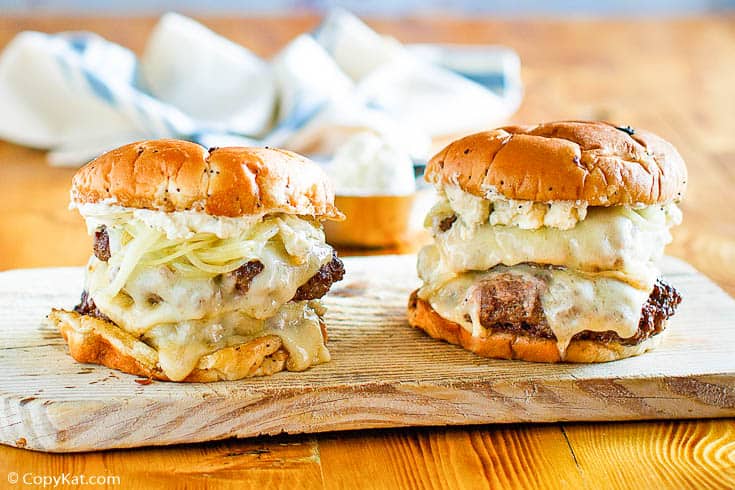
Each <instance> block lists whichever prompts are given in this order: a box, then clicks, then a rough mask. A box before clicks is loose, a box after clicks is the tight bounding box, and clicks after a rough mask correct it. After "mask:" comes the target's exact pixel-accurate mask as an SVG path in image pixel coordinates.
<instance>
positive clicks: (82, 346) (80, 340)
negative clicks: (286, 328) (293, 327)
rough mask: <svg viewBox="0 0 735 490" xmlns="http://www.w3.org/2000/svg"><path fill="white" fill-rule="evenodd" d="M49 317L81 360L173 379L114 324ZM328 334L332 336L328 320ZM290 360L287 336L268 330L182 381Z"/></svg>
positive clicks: (75, 316) (216, 355) (249, 372)
mask: <svg viewBox="0 0 735 490" xmlns="http://www.w3.org/2000/svg"><path fill="white" fill-rule="evenodd" d="M48 318H49V320H50V322H51V323H53V324H54V325H55V326H56V327H57V328H58V329H59V331H60V332H61V335H62V336H63V337H64V340H65V341H66V343H67V344H68V345H69V353H70V354H71V356H72V357H73V358H74V359H75V360H77V361H78V362H84V363H91V364H101V365H103V366H107V367H109V368H113V369H117V370H119V371H122V372H125V373H130V374H135V375H138V376H144V377H147V378H152V379H157V380H161V381H171V379H169V378H168V377H167V376H166V374H165V373H164V372H163V371H162V370H161V367H160V365H159V364H158V352H157V351H156V350H155V349H154V348H152V347H151V346H149V345H148V344H146V343H144V342H142V341H140V340H138V339H137V338H135V337H134V336H132V335H131V334H129V333H128V332H126V331H125V330H123V329H122V328H120V327H119V326H117V325H115V324H114V323H111V322H108V321H105V320H102V319H100V318H96V317H93V316H88V315H80V314H79V313H76V312H73V311H66V310H56V309H55V310H52V311H51V313H50V314H49V316H48ZM322 335H323V336H324V338H325V339H326V335H325V331H324V325H323V324H322ZM286 359H288V352H287V351H286V350H285V348H284V347H283V343H282V341H281V338H280V337H278V336H277V335H266V336H264V337H259V338H256V339H254V340H252V341H250V342H248V343H246V344H240V345H236V346H232V347H225V348H223V349H220V350H218V351H215V352H213V353H211V354H208V355H206V356H203V357H202V358H201V359H199V363H198V364H197V366H196V367H195V368H194V370H193V371H192V372H191V373H189V375H188V376H187V377H186V378H185V379H183V380H182V381H184V382H190V383H207V382H211V381H225V380H227V381H232V380H236V379H242V378H247V377H251V376H267V375H271V374H274V373H277V372H279V371H283V370H284V369H285V368H286Z"/></svg>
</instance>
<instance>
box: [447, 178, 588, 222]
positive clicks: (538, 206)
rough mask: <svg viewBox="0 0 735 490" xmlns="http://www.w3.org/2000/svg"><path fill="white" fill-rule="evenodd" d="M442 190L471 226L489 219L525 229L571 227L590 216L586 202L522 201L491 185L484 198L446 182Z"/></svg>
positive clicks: (453, 208)
mask: <svg viewBox="0 0 735 490" xmlns="http://www.w3.org/2000/svg"><path fill="white" fill-rule="evenodd" d="M442 191H443V192H444V195H445V196H446V198H447V200H448V202H449V206H450V207H451V208H452V210H453V211H454V212H455V213H457V215H458V216H460V218H461V219H462V222H463V223H465V225H467V226H468V227H475V226H480V225H483V224H486V223H490V224H491V225H506V226H516V227H518V228H521V229H524V230H536V229H538V228H541V227H549V228H557V229H560V230H568V229H570V228H573V227H574V226H575V225H576V224H577V223H578V222H580V221H582V220H584V218H585V216H587V203H585V202H582V201H553V202H549V203H542V202H534V201H521V200H516V199H508V198H507V197H505V196H503V195H502V194H499V193H497V192H495V191H494V190H492V189H490V190H488V191H487V192H486V195H485V197H484V198H482V197H478V196H474V195H472V194H469V193H467V192H465V191H463V190H462V189H460V188H459V187H457V186H455V185H446V186H444V187H443V188H442Z"/></svg>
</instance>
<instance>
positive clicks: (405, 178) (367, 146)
mask: <svg viewBox="0 0 735 490" xmlns="http://www.w3.org/2000/svg"><path fill="white" fill-rule="evenodd" d="M330 176H331V177H332V179H333V181H334V184H335V187H336V191H337V194H338V195H340V196H366V195H372V196H403V195H408V194H412V193H413V192H415V191H416V178H415V176H414V172H413V161H412V160H411V157H410V155H409V154H408V153H407V152H405V151H404V150H403V149H402V148H401V147H399V146H397V145H395V144H392V142H390V141H388V140H386V139H385V138H382V137H380V136H378V135H376V134H374V133H371V132H367V131H365V132H361V133H357V134H355V135H354V136H352V137H350V138H349V139H348V140H347V141H346V142H345V143H344V144H343V145H342V146H340V147H339V148H338V149H337V151H336V152H335V154H334V158H333V159H332V162H331V164H330Z"/></svg>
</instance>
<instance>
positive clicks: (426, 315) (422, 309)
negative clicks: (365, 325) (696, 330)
mask: <svg viewBox="0 0 735 490" xmlns="http://www.w3.org/2000/svg"><path fill="white" fill-rule="evenodd" d="M408 323H409V324H410V325H411V326H412V327H415V328H418V329H420V330H423V331H424V332H426V333H427V334H429V335H430V336H431V337H433V338H435V339H439V340H444V341H446V342H449V343H450V344H456V345H459V346H461V347H463V348H465V349H467V350H469V351H471V352H474V353H475V354H478V355H480V356H483V357H490V358H495V359H518V360H523V361H533V362H562V361H563V362H576V363H591V362H607V361H614V360H617V359H624V358H626V357H631V356H636V355H639V354H642V353H644V352H646V351H648V350H651V349H653V348H655V347H656V346H657V345H658V343H659V342H660V341H661V338H662V334H658V335H654V336H652V337H649V338H648V339H646V340H644V341H643V342H641V343H639V344H636V345H622V344H621V343H619V342H615V341H609V342H596V341H593V340H572V341H571V342H570V343H569V346H568V347H567V350H566V352H565V355H564V357H563V358H562V357H561V355H560V353H559V349H558V347H557V343H556V339H548V338H540V337H531V336H527V335H519V334H515V333H509V332H503V331H495V332H493V333H492V334H490V335H489V336H487V337H473V336H472V333H471V332H468V331H467V330H465V329H464V328H462V327H461V326H460V325H459V324H458V323H455V322H452V321H449V320H447V319H445V318H443V317H442V316H440V315H439V314H438V313H437V312H436V311H434V309H433V308H432V307H431V305H430V304H429V303H428V302H426V301H424V300H422V299H420V298H419V297H418V294H417V291H414V292H413V293H411V297H410V299H409V303H408Z"/></svg>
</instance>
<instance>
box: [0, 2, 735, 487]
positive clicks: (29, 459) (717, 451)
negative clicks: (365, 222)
mask: <svg viewBox="0 0 735 490" xmlns="http://www.w3.org/2000/svg"><path fill="white" fill-rule="evenodd" d="M201 20H203V21H204V22H205V24H207V25H208V26H210V27H212V28H214V29H215V30H216V31H218V32H220V33H221V34H223V35H226V36H228V37H230V38H231V39H234V40H235V41H237V42H240V43H243V44H245V45H247V46H249V47H251V48H253V49H254V50H255V51H256V52H257V53H260V54H263V55H270V54H273V53H274V52H276V51H277V50H278V49H280V48H281V47H282V46H283V45H284V44H285V43H286V42H288V40H290V39H291V38H293V36H295V35H296V34H297V33H300V32H303V31H305V30H308V29H311V28H313V27H314V26H315V25H316V24H317V23H318V19H316V18H314V17H299V18H288V19H281V18H266V19H240V18H205V19H201ZM370 23H371V25H373V26H374V27H376V28H378V29H380V30H381V31H382V32H386V33H388V34H391V35H394V36H396V37H397V38H398V39H400V40H402V41H406V42H456V43H489V44H492V43H497V44H504V45H507V46H510V47H513V48H514V49H516V50H517V51H518V53H519V54H520V55H521V58H522V62H523V79H524V83H525V97H524V102H523V104H522V106H521V109H520V111H519V112H518V114H517V115H516V116H515V117H514V118H513V122H518V123H529V122H536V121H541V120H551V119H562V118H608V119H614V120H616V121H618V122H621V123H624V124H631V125H633V126H640V127H645V128H647V129H649V130H652V131H655V132H658V133H659V134H661V135H662V136H664V137H666V138H667V139H669V140H670V141H672V142H673V143H674V144H675V145H676V146H677V147H678V148H679V149H680V151H681V153H682V155H683V156H684V158H685V159H686V161H687V164H688V166H689V170H690V179H689V196H688V199H687V201H686V202H685V203H684V205H683V210H684V212H685V221H684V223H683V225H682V226H680V227H678V228H677V229H676V230H675V231H674V243H673V244H672V245H671V246H669V248H668V253H670V254H672V255H675V256H678V257H681V258H683V259H685V260H687V261H688V262H690V263H691V264H693V265H694V266H695V267H696V268H697V269H698V270H700V271H702V272H703V273H704V274H706V275H707V276H708V277H710V278H712V279H714V280H715V282H716V283H717V284H719V285H720V286H721V287H723V288H724V289H725V290H726V291H728V292H729V293H730V294H731V295H733V294H735V211H733V209H735V194H734V193H732V192H731V191H730V189H732V188H733V187H735V172H733V168H735V167H733V160H735V138H733V137H732V134H733V133H734V132H735V99H734V98H733V97H732V87H733V86H735V60H734V58H735V20H734V19H733V18H732V17H728V16H719V17H717V18H714V17H707V18H697V19H664V20H656V19H648V20H635V21H630V20H613V21H600V20H589V19H586V20H554V21H550V20H542V21H538V20H519V19H515V20H491V19H482V18H474V19H462V18H452V17H451V16H444V15H438V16H429V17H421V18H407V19H396V20H390V21H389V20H381V21H372V22H370ZM154 24H155V19H150V18H144V19H125V20H123V21H121V20H120V19H99V18H92V17H83V18H43V17H35V18H13V17H8V16H0V46H4V45H5V44H6V43H7V42H8V41H9V40H10V39H11V38H12V36H14V35H15V34H16V33H18V32H20V31H22V30H26V29H34V30H41V31H45V32H54V31H60V30H74V29H87V30H93V31H96V32H98V33H100V34H101V35H103V36H105V37H107V38H108V39H111V40H113V41H116V42H120V43H122V44H124V45H125V46H128V47H130V48H131V49H133V50H135V51H137V52H140V50H141V49H142V47H143V45H144V43H145V39H146V37H147V35H148V33H149V32H150V29H151V28H152V27H153V25H154ZM72 173H73V171H71V170H69V169H54V168H49V167H48V166H47V165H46V164H45V162H44V156H43V153H42V152H39V151H34V150H29V149H26V148H21V147H18V146H15V145H12V144H8V143H1V142H0V269H10V268H18V267H40V266H59V265H81V264H83V263H84V261H85V260H86V258H87V256H88V254H89V250H90V248H89V247H90V241H89V239H88V237H87V236H86V234H85V233H84V229H83V225H82V222H81V220H80V219H79V218H78V217H77V216H76V215H75V214H74V213H70V212H68V211H66V203H67V199H68V186H69V182H70V179H71V175H72ZM416 246H417V244H416V243H409V244H406V245H405V246H404V247H400V248H397V249H392V250H391V251H392V252H395V251H404V250H407V251H413V250H415V247H416ZM358 253H364V252H358ZM734 426H735V423H734V422H733V419H723V420H702V421H677V422H635V423H596V424H573V425H569V424H553V425H543V426H527V425H500V426H483V427H477V428H471V429H466V430H465V429H459V428H457V429H401V430H384V431H367V432H365V431H357V432H350V433H347V434H344V433H340V434H337V435H333V434H328V435H324V436H316V437H300V436H297V437H293V436H292V437H283V436H281V437H277V438H272V437H265V438H258V439H254V440H244V441H226V442H219V443H209V444H199V445H193V446H176V447H171V448H152V449H140V450H120V451H112V452H102V453H88V454H75V455H54V454H43V453H34V452H30V451H26V450H21V449H15V448H10V447H6V446H0V488H4V487H5V485H6V483H5V475H7V474H8V473H9V472H12V471H16V472H20V473H23V472H32V473H34V474H36V475H59V474H61V473H69V472H71V473H72V474H79V473H85V474H87V475H90V474H92V475H118V476H121V479H122V482H121V483H122V484H121V485H118V486H114V487H113V486H109V488H201V487H204V486H207V487H212V488H213V487H223V488H235V487H236V488H265V487H269V486H270V487H275V488H295V487H303V488H344V487H346V486H347V487H350V486H351V485H350V484H352V483H355V484H356V485H355V486H360V487H363V488H483V487H484V488H490V487H491V485H492V487H496V488H497V487H498V486H500V485H505V486H508V487H515V488H522V487H539V488H570V487H572V488H576V487H580V488H585V487H586V488H633V487H634V488H644V487H650V488H677V489H678V488H734V487H735V474H734V473H733V471H734V470H733V468H735V447H734V442H733V441H734V440H735V434H733V427H734ZM560 442H562V443H563V444H560ZM284 448H285V449H284ZM289 448H290V449H289ZM575 468H576V472H575ZM172 476H173V478H172ZM8 488H19V486H17V485H15V486H8ZM64 488H70V487H64ZM80 488H81V487H80ZM86 488H89V487H86Z"/></svg>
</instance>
